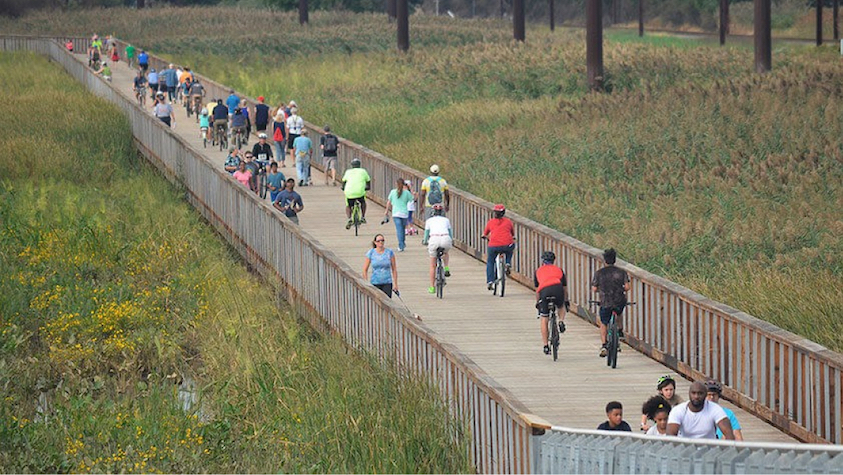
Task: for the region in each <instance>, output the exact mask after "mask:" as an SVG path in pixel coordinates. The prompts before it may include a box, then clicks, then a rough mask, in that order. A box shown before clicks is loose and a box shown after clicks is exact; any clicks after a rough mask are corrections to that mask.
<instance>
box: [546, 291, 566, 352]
mask: <svg viewBox="0 0 843 475" xmlns="http://www.w3.org/2000/svg"><path fill="white" fill-rule="evenodd" d="M545 298H546V299H547V310H548V313H549V315H548V318H547V325H548V327H547V330H548V335H549V336H550V338H548V341H547V342H548V343H549V344H550V348H551V350H552V354H553V361H556V360H557V359H558V357H559V334H560V333H561V332H562V331H563V329H562V328H564V326H563V325H564V323H563V322H559V323H558V324H557V320H558V319H559V317H558V316H557V314H556V297H554V296H552V295H549V296H547V297H545ZM560 327H562V328H560Z"/></svg>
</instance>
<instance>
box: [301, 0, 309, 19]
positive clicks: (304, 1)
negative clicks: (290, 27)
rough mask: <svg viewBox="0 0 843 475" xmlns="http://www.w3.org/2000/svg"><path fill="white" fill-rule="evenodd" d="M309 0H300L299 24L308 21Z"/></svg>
mask: <svg viewBox="0 0 843 475" xmlns="http://www.w3.org/2000/svg"><path fill="white" fill-rule="evenodd" d="M307 21H308V18H307V0H299V24H300V25H304V24H305V23H307Z"/></svg>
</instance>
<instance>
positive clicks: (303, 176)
mask: <svg viewBox="0 0 843 475" xmlns="http://www.w3.org/2000/svg"><path fill="white" fill-rule="evenodd" d="M293 149H294V151H295V157H296V172H297V173H298V177H299V186H307V185H308V183H309V181H310V159H311V157H313V142H312V141H311V140H310V137H308V132H307V129H302V131H301V135H299V136H298V137H296V139H295V141H293Z"/></svg>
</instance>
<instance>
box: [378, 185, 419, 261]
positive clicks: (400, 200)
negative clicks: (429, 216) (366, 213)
mask: <svg viewBox="0 0 843 475" xmlns="http://www.w3.org/2000/svg"><path fill="white" fill-rule="evenodd" d="M386 201H387V203H386V211H384V220H387V219H389V211H390V210H392V221H394V222H395V233H396V234H397V235H398V252H404V235H405V229H406V228H407V224H409V221H410V219H409V218H410V212H409V211H407V205H408V204H410V203H411V202H412V201H413V194H412V193H410V190H407V189H406V185H404V180H403V179H401V178H399V179H397V180H395V188H394V189H393V190H392V191H390V192H389V196H388V197H387V198H386Z"/></svg>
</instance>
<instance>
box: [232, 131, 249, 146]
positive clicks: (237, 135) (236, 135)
mask: <svg viewBox="0 0 843 475" xmlns="http://www.w3.org/2000/svg"><path fill="white" fill-rule="evenodd" d="M245 133H246V131H245V127H234V128H233V130H232V131H231V135H232V137H231V140H232V141H233V142H234V146H235V147H237V148H240V147H242V146H243V143H244V142H245V137H243V135H244V134H245Z"/></svg>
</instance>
